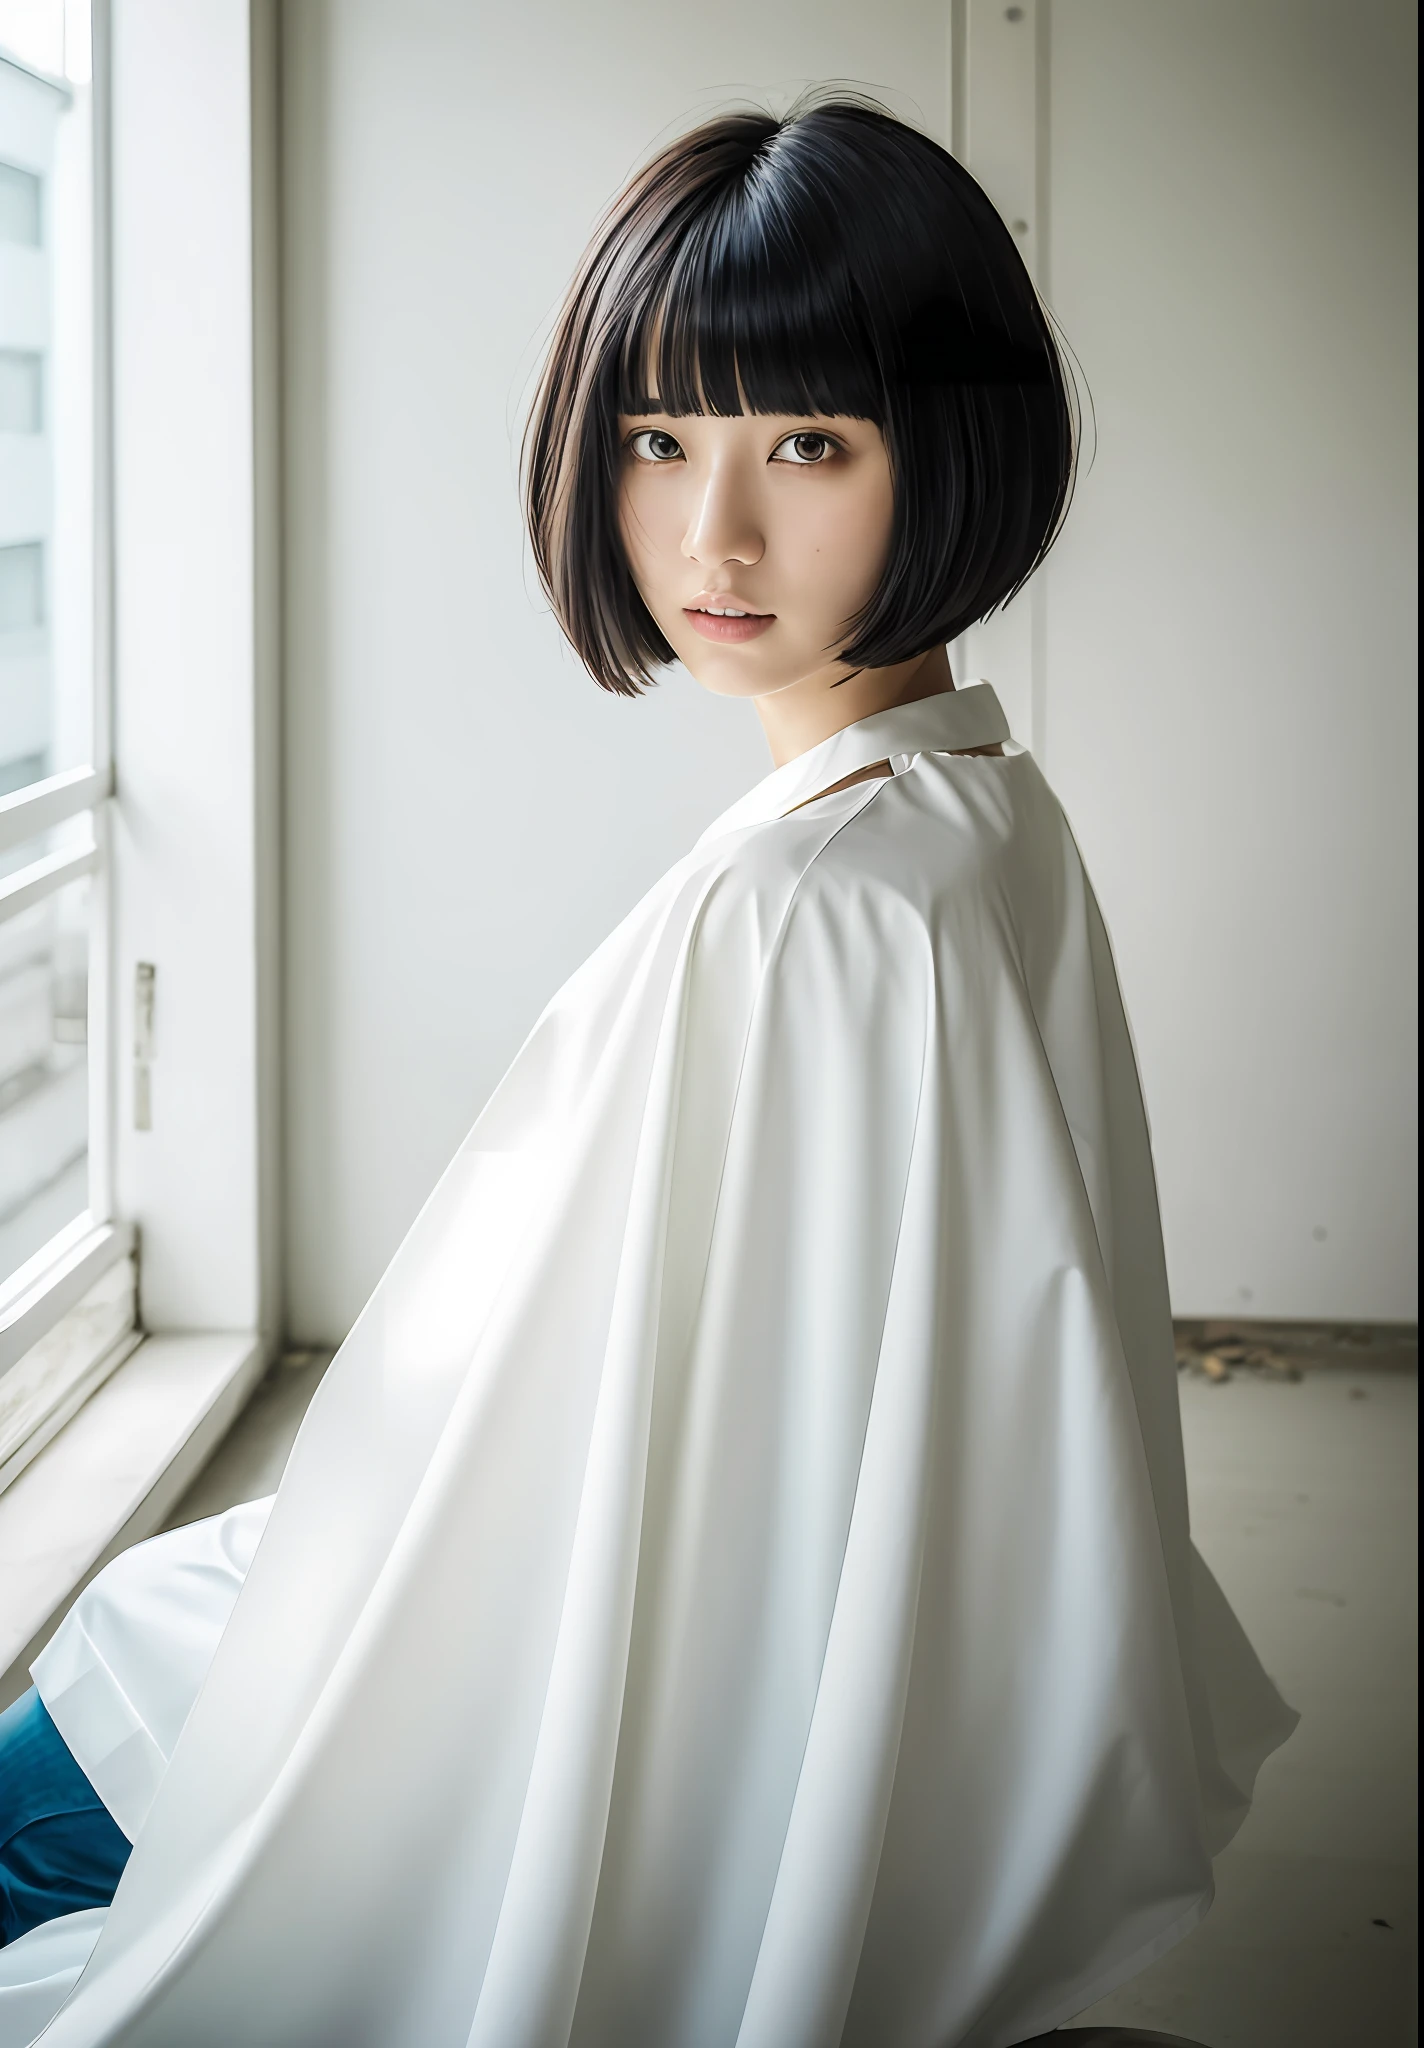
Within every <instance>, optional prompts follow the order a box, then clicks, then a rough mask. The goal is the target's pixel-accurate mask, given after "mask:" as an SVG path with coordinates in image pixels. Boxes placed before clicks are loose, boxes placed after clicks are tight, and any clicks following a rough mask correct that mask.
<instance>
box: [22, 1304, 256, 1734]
mask: <svg viewBox="0 0 1424 2048" xmlns="http://www.w3.org/2000/svg"><path fill="white" fill-rule="evenodd" d="M265 1363H266V1359H265V1355H264V1352H263V1347H262V1343H261V1340H260V1338H258V1337H257V1336H256V1335H254V1334H253V1333H252V1332H251V1331H238V1332H234V1333H231V1334H228V1333H224V1334H221V1335H175V1336H161V1337H148V1338H145V1340H144V1341H143V1343H142V1344H140V1346H139V1347H138V1349H137V1351H135V1352H134V1354H133V1356H132V1357H131V1358H129V1359H127V1360H126V1361H125V1362H124V1364H123V1365H121V1366H120V1367H119V1368H118V1370H117V1372H115V1373H114V1374H113V1375H112V1377H111V1378H109V1379H108V1380H106V1381H105V1382H104V1384H103V1386H102V1387H100V1389H99V1390H98V1392H97V1393H96V1394H94V1395H93V1396H91V1398H90V1399H89V1400H88V1401H86V1403H85V1404H84V1406H83V1407H82V1408H81V1409H80V1410H79V1413H78V1414H77V1415H76V1416H74V1418H73V1419H72V1420H71V1421H70V1422H68V1423H67V1424H66V1425H65V1427H64V1428H63V1429H62V1430H61V1431H60V1432H59V1434H58V1435H57V1436H56V1437H55V1438H54V1439H53V1441H52V1442H50V1443H48V1444H46V1446H45V1448H44V1449H43V1450H42V1451H41V1452H40V1454H39V1456H38V1457H37V1458H35V1459H34V1460H33V1462H32V1463H31V1464H29V1465H27V1466H26V1467H25V1469H24V1471H23V1472H21V1473H20V1475H19V1477H18V1478H17V1479H16V1480H15V1481H14V1482H13V1484H12V1485H10V1486H9V1487H8V1488H7V1489H6V1491H5V1492H4V1493H3V1494H0V1582H3V1584H4V1587H5V1601H4V1609H3V1612H0V1672H3V1674H4V1675H3V1677H0V1708H3V1707H5V1706H7V1705H8V1704H9V1703H10V1701H11V1700H14V1699H17V1698H18V1697H19V1695H20V1694H21V1693H22V1692H23V1691H24V1690H25V1688H26V1686H27V1685H28V1684H29V1682H30V1679H29V1667H30V1664H31V1663H32V1661H33V1660H34V1658H36V1657H37V1656H38V1655H39V1653H40V1651H41V1650H42V1649H43V1647H44V1645H45V1644H46V1643H47V1642H48V1640H49V1638H50V1636H51V1635H52V1634H53V1633H54V1631H55V1629H56V1628H58V1626H59V1624H60V1622H61V1621H62V1620H63V1619H64V1616H65V1614H66V1613H67V1612H68V1610H69V1606H70V1603H71V1601H72V1600H73V1599H74V1597H75V1595H76V1594H77V1593H79V1592H80V1591H81V1590H82V1588H83V1587H84V1586H86V1585H87V1584H88V1582H89V1580H90V1579H92V1578H93V1576H94V1574H95V1573H96V1572H97V1571H99V1570H100V1569H101V1568H102V1567H103V1566H104V1565H106V1564H107V1563H108V1561H109V1559H110V1558H111V1557H116V1556H117V1555H118V1553H119V1552H120V1551H121V1550H127V1549H128V1547H129V1545H130V1544H132V1543H139V1542H142V1540H143V1538H144V1537H145V1536H150V1535H152V1534H153V1533H154V1531H155V1530H156V1529H158V1528H159V1527H160V1526H161V1525H162V1523H163V1521H164V1520H165V1518H166V1517H167V1515H168V1513H169V1512H170V1510H171V1509H172V1507H173V1505H174V1503H175V1502H176V1501H177V1500H178V1499H179V1497H180V1495H181V1494H182V1493H183V1492H184V1491H185V1490H186V1488H187V1487H188V1486H189V1485H190V1484H191V1482H192V1480H193V1479H194V1477H195V1476H196V1474H197V1473H198V1472H199V1471H200V1470H201V1468H202V1467H203V1466H204V1465H205V1464H206V1463H207V1460H208V1459H209V1457H210V1456H211V1455H212V1453H213V1451H214V1450H216V1448H217V1446H218V1444H219V1443H220V1442H221V1440H222V1438H223V1437H224V1435H225V1434H226V1433H227V1430H228V1429H229V1427H230V1426H231V1424H232V1422H233V1421H234V1419H235V1418H236V1416H237V1414H238V1412H239V1410H240V1409H241V1408H242V1406H243V1404H244V1403H245V1402H246V1400H247V1397H248V1395H249V1394H250V1393H251V1392H252V1390H253V1388H254V1387H255V1386H256V1384H257V1382H258V1380H259V1379H260V1378H261V1377H262V1373H263V1370H264V1367H265Z"/></svg>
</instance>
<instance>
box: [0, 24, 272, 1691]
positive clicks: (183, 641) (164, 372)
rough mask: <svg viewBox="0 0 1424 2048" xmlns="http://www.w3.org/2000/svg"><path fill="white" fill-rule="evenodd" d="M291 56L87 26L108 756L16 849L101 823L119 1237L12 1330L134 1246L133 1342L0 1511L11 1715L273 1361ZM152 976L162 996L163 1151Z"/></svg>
mask: <svg viewBox="0 0 1424 2048" xmlns="http://www.w3.org/2000/svg"><path fill="white" fill-rule="evenodd" d="M276 41H277V38H276V6H275V0H203V5H202V6H201V7H194V6H193V5H192V4H191V0H94V75H95V109H96V136H95V157H96V162H102V163H103V164H104V166H105V171H106V174H107V175H106V179H105V185H104V187H102V188H101V189H104V190H105V191H106V194H107V204H106V208H105V219H104V221H103V222H102V223H101V224H100V229H99V230H98V231H96V245H97V244H98V242H99V236H100V233H102V236H103V244H102V245H103V248H104V261H105V265H106V269H105V277H106V279H107V286H108V288H107V291H106V293H105V296H104V302H105V303H106V304H107V306H108V309H109V319H108V333H107V337H106V338H107V343H108V348H107V362H108V374H107V378H106V382H105V387H104V396H105V398H106V399H107V405H106V406H105V407H104V408H103V409H102V410H101V413H100V417H99V419H98V420H96V439H97V442H98V445H99V447H100V449H101V458H100V459H101V461H106V462H108V463H110V464H111V467H110V468H109V470H108V472H107V474H105V473H103V472H101V475H100V478H99V488H100V495H101V502H102V501H105V500H106V501H107V504H108V506H109V520H108V526H107V530H106V531H105V532H104V533H103V534H102V535H101V539H102V541H103V545H101V546H100V547H99V548H98V549H97V550H96V575H97V577H98V578H99V579H100V600H101V602H100V612H99V622H100V630H101V631H102V630H103V629H104V627H105V626H106V625H109V624H110V621H111V637H110V638H109V639H108V641H107V643H106V644H105V646H104V650H103V661H104V665H105V668H106V669H107V671H108V672H110V673H111V674H112V677H113V686H112V697H113V704H114V715H113V719H112V726H110V723H109V720H108V717H107V703H106V704H105V705H104V707H103V714H104V721H103V724H102V726H96V745H97V744H98V743H99V741H100V739H101V738H102V739H104V740H105V741H106V742H107V741H108V739H109V738H110V735H111V738H112V755H111V757H110V755H109V754H108V753H105V754H104V755H103V756H99V755H96V762H98V761H102V763H103V764H104V765H96V766H95V767H94V769H93V770H92V771H85V773H86V774H87V773H92V774H93V776H94V777H95V780H93V781H92V782H91V781H87V780H85V779H83V776H81V777H79V778H77V779H73V780H70V779H67V778H65V777H55V778H52V783H51V784H50V785H45V786H43V787H41V788H38V789H31V790H27V791H23V792H20V793H18V794H19V796H20V799H21V802H20V804H19V805H13V806H11V807H10V811H9V818H10V820H11V822H10V823H9V824H8V825H7V826H6V827H0V829H9V830H10V831H12V832H23V834H24V836H25V837H28V836H29V835H30V833H31V832H32V831H33V830H35V829H37V822H36V821H37V820H38V819H40V818H42V817H43V818H45V819H46V820H47V821H48V822H55V821H56V820H57V819H58V818H60V817H61V816H62V815H68V816H73V815H77V814H78V813H80V812H82V811H84V810H86V809H88V810H90V811H91V812H92V815H93V816H94V819H95V849H94V853H93V855H92V860H93V863H94V866H93V870H92V871H93V872H94V874H95V877H96V882H98V883H99V884H101V885H102V886H103V887H104V888H105V889H106V892H107V901H106V902H104V903H101V904H100V905H99V906H97V916H98V920H99V925H100V929H101V931H102V932H104V933H106V934H107V940H106V941H105V940H104V939H102V938H101V940H100V941H99V943H100V944H101V945H103V944H105V943H107V948H108V950H107V956H106V957H105V958H104V959H103V960H102V961H99V960H96V961H95V962H94V965H93V967H91V973H95V974H98V973H102V976H103V984H104V989H105V996H104V1001H103V1004H102V1005H101V1006H100V1007H102V1008H103V1009H104V1011H105V1013H106V1015H107V1018H109V1019H111V1020H112V1029H111V1031H110V1032H109V1034H108V1036H107V1039H106V1040H105V1044H104V1050H103V1053H102V1061H103V1070H102V1076H101V1085H102V1087H103V1088H104V1090H105V1100H106V1103H107V1106H108V1107H107V1117H106V1120H105V1121H104V1123H103V1126H102V1129H101V1130H100V1131H99V1133H98V1135H97V1136H96V1143H97V1144H98V1147H99V1150H100V1152H101V1153H102V1154H103V1156H102V1158H101V1159H100V1160H99V1161H98V1162H97V1163H96V1175H97V1176H98V1178H97V1180H96V1200H98V1201H99V1202H100V1203H101V1204H102V1203H105V1202H107V1201H108V1200H109V1198H110V1195H111V1198H112V1206H109V1207H105V1208H104V1210H103V1213H102V1215H95V1214H94V1213H93V1212H92V1211H91V1216H90V1219H89V1229H88V1231H87V1232H80V1231H78V1230H77V1229H76V1231H75V1233H74V1236H73V1241H72V1242H71V1241H69V1239H68V1238H66V1240H65V1243H64V1245H63V1246H62V1247H61V1246H60V1244H59V1241H56V1242H55V1244H54V1245H52V1246H51V1247H47V1248H46V1249H47V1250H48V1251H51V1252H54V1253H56V1254H57V1256H56V1257H54V1258H52V1259H51V1260H50V1261H49V1262H48V1263H47V1264H44V1265H43V1270H42V1271H41V1270H36V1271H29V1272H27V1275H26V1288H27V1291H26V1292H25V1293H24V1296H23V1298H16V1299H14V1300H12V1301H8V1302H7V1308H6V1313H8V1314H9V1316H10V1324H9V1325H8V1326H7V1325H5V1324H4V1323H3V1321H0V1328H7V1327H13V1328H14V1330H15V1332H16V1335H15V1338H14V1342H15V1343H16V1344H17V1345H18V1344H19V1343H20V1339H21V1337H22V1336H23V1339H24V1347H23V1348H28V1345H29V1343H31V1342H33V1341H34V1340H35V1339H36V1338H37V1337H38V1336H40V1335H42V1334H43V1332H44V1330H45V1329H47V1328H49V1327H51V1326H52V1325H53V1323H54V1321H55V1320H56V1319H57V1318H58V1316H59V1315H61V1314H62V1313H64V1312H65V1310H66V1309H67V1308H68V1307H71V1306H73V1304H74V1303H75V1302H76V1301H77V1300H78V1298H79V1296H80V1295H81V1294H82V1293H83V1292H84V1291H85V1289H86V1287H87V1286H88V1285H92V1282H93V1280H94V1279H95V1278H96V1277H98V1275H99V1274H100V1273H101V1272H102V1270H103V1264H104V1261H105V1260H106V1259H108V1258H117V1257H120V1256H122V1255H123V1252H124V1251H125V1249H127V1246H128V1244H129V1243H130V1242H132V1239H131V1238H129V1237H128V1236H126V1232H128V1231H130V1230H132V1231H136V1233H137V1236H138V1240H139V1243H140V1244H141V1249H142V1257H141V1261H140V1281H141V1296H140V1320H141V1325H142V1328H143V1330H144V1331H145V1333H146V1334H145V1339H144V1341H143V1342H142V1343H141V1344H140V1345H139V1347H138V1349H137V1350H136V1351H135V1352H134V1353H133V1354H132V1356H131V1357H129V1358H128V1359H127V1360H126V1361H125V1362H124V1363H123V1364H121V1365H120V1366H119V1367H118V1369H117V1370H116V1371H115V1372H114V1373H113V1374H112V1375H111V1377H110V1378H109V1379H108V1380H106V1381H105V1383H104V1384H103V1385H102V1386H101V1387H100V1388H99V1390H98V1391H97V1392H96V1393H94V1394H93V1395H92V1396H91V1397H90V1399H89V1400H88V1401H87V1403H86V1404H85V1405H84V1406H83V1407H82V1408H80V1409H79V1411H78V1413H77V1414H75V1415H74V1416H73V1418H72V1419H71V1420H69V1421H68V1422H67V1423H66V1424H65V1426H64V1427H63V1428H62V1429H61V1430H60V1431H59V1433H58V1434H57V1435H56V1436H55V1437H54V1438H53V1440H52V1441H51V1442H50V1443H48V1444H47V1445H46V1446H45V1448H44V1449H43V1450H42V1451H41V1452H40V1454H39V1455H38V1457H36V1458H35V1459H34V1461H33V1462H32V1463H31V1464H30V1465H28V1466H27V1467H26V1468H25V1469H24V1470H23V1471H21V1472H20V1473H19V1475H18V1477H17V1478H15V1479H14V1480H13V1482H12V1483H11V1484H10V1486H9V1487H8V1488H7V1489H6V1490H5V1491H4V1492H3V1493H0V1582H2V1583H4V1584H5V1586H6V1594H5V1598H4V1600H3V1601H0V1706H3V1705H4V1704H5V1703H6V1701H7V1700H8V1699H9V1698H13V1697H14V1696H15V1695H16V1693H17V1692H18V1691H20V1690H23V1687H24V1685H25V1684H26V1683H27V1682H28V1680H27V1677H26V1675H25V1674H26V1670H27V1666H28V1663H29V1661H30V1660H31V1659H32V1658H33V1656H34V1655H35V1654H37V1652H38V1650H39V1648H40V1647H42V1644H43V1642H44V1641H45V1640H46V1639H47V1637H48V1634H49V1633H50V1632H51V1630H52V1629H53V1628H54V1626H56V1625H57V1622H58V1620H59V1619H60V1618H61V1616H62V1615H63V1613H64V1612H65V1611H66V1609H67V1606H68V1602H69V1600H70V1599H71V1598H72V1597H73V1594H74V1593H75V1592H76V1591H77V1590H78V1589H79V1587H80V1586H82V1585H83V1584H84V1583H85V1582H86V1580H87V1578H88V1577H89V1576H91V1575H92V1573H93V1572H94V1571H95V1570H97V1569H98V1568H100V1566H101V1565H102V1564H103V1562H104V1561H105V1560H106V1558H107V1557H109V1556H111V1555H113V1554H114V1553H115V1552H116V1551H117V1550H120V1549H122V1548H123V1547H125V1545H126V1544H127V1543H130V1542H133V1541H135V1540H137V1539H138V1538H139V1537H141V1536H143V1535H146V1534H148V1533H150V1532H151V1531H152V1530H153V1529H154V1528H157V1527H159V1526H161V1523H162V1520H163V1518H164V1517H165V1516H166V1515H167V1513H168V1512H169V1511H170V1509H171V1508H172V1506H173V1504H174V1502H175V1500H176V1498H177V1497H178V1495H179V1494H181V1492H182V1490H183V1487H184V1486H186V1484H187V1483H188V1481H189V1480H190V1479H191V1477H192V1475H193V1473H194V1472H195V1471H196V1470H197V1469H198V1468H199V1467H200V1466H201V1464H202V1462H203V1460H204V1459H205V1458H206V1457H207V1455H209V1453H210V1452H211V1450H212V1449H213V1447H214V1446H215V1444H216V1443H217V1441H218V1440H219V1439H220V1437H221V1435H222V1434H223V1433H224V1431H225V1430H226V1428H227V1427H228V1425H229V1424H230V1422H231V1420H232V1418H233V1416H234V1415H235V1414H236V1413H237V1411H238V1409H239V1408H240V1407H241V1405H242V1403H243V1401H244V1400H245V1399H246V1397H247V1394H248V1393H249V1392H250V1390H251V1388H252V1387H253V1386H254V1385H255V1384H256V1382H257V1380H258V1379H259V1378H260V1377H261V1375H262V1372H263V1370H264V1369H265V1366H266V1364H267V1363H268V1361H269V1360H270V1359H271V1357H272V1356H273V1355H274V1353H275V1350H276V1346H277V1341H278V1336H279V1331H280V1317H281V1295H280V1281H281V1275H280V1260H279V1256H278V1248H279V1245H280V1229H279V1218H278V1190H279V1187H280V1171H279V1141H280V1130H279V1123H278V1107H279V1078H280V1066H279V1058H278V1054H279V1043H278V1041H279V1031H280V1007H279V992H278V982H277V976H278V966H279V960H280V934H279V919H278V860H279V843H278V830H279V819H280V785H279V773H278V760H279V756H278V727H279V704H278V696H277V669H278V659H279V608H278V590H277V584H278V563H279V539H280V536H279V522H278V508H279V504H280V487H279V464H278V445H277V420H278V402H277V391H278V342H277V336H278V320H277V278H278V261H277V248H278V242H277V183H276V135H277V66H276ZM101 79H102V80H103V81H104V84H105V85H106V86H107V91H106V92H104V91H102V89H101V86H100V81H101ZM106 116H107V119H106V118H105V117H106ZM101 120H104V121H105V128H104V132H103V133H100V132H98V123H99V122H100V121H101ZM110 451H112V452H111V453H110ZM110 577H112V583H110V582H109V580H108V579H109V578H110ZM110 589H112V590H113V592H114V602H113V604H112V607H110V606H109V603H108V591H109V590H110ZM110 758H111V759H112V771H110V769H109V767H108V765H107V763H108V761H109V759H110ZM61 785H62V786H61ZM44 806H49V809H48V811H46V810H45V809H44ZM66 807H68V808H67V809H66ZM21 809H23V810H24V812H25V815H24V817H23V819H21V818H20V817H19V812H20V810H21ZM5 815H6V813H5V812H0V816H5ZM11 843H15V842H14V840H12V841H11ZM83 857H84V858H85V859H89V858H91V857H90V856H89V855H87V854H86V855H84V856H83ZM13 879H15V880H19V879H20V878H18V877H17V878H13ZM30 879H31V880H32V881H35V882H38V883H39V884H40V885H41V886H44V887H50V886H52V887H58V886H60V884H59V881H58V879H57V878H53V879H51V878H44V877H38V876H34V875H33V874H32V875H31V878H30ZM139 963H147V964H151V965H152V966H153V968H154V969H155V973H156V980H155V989H156V1018H155V1048H154V1058H153V1062H152V1102H153V1114H152V1128H151V1129H147V1130H136V1129H135V1128H134V1115H133V1088H132V1070H133V1063H134V1060H133V1055H134V1040H133V1007H134V1005H133V990H134V980H135V970H136V968H137V966H138V965H139ZM98 1035H99V1036H103V1032H102V1029H101V1031H100V1033H99V1034H98ZM99 1056H100V1055H97V1054H96V1057H99ZM97 1122H98V1120H97V1119H96V1123H97ZM118 1219H122V1220H118ZM40 1263H42V1262H39V1261H35V1262H32V1266H37V1265H39V1264H40ZM11 1292H13V1288H12V1290H11Z"/></svg>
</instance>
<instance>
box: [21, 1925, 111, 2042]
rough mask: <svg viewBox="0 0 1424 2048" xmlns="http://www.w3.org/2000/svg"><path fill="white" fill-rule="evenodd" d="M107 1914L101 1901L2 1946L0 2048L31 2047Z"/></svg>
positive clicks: (89, 1950)
mask: <svg viewBox="0 0 1424 2048" xmlns="http://www.w3.org/2000/svg"><path fill="white" fill-rule="evenodd" d="M107 1917H108V1915H107V1913H106V1911H105V1909H104V1908H103V1907H102V1906H95V1907H91V1908H90V1909H89V1910H88V1911H87V1912H84V1913H66V1914H64V1916H63V1917H62V1918H61V1919H59V1920H45V1921H43V1922H42V1923H41V1924H40V1926H38V1927H32V1928H31V1929H30V1931H29V1933H28V1934H22V1935H20V1937H19V1939H18V1940H16V1941H11V1942H7V1943H6V1945H5V1947H4V1948H0V2048H29V2043H30V2042H31V2041H33V2040H34V2039H35V2037H36V2036H37V2035H38V2034H39V2033H40V2032H41V2030H42V2029H43V2027H44V2025H45V2023H46V2021H47V2020H50V2019H52V2018H53V2017H54V2015H55V2013H57V2012H58V2010H59V2008H60V2006H61V2005H63V2003H64V2001H65V1999H66V1998H67V1997H68V1996H69V1994H70V1992H71V1991H72V1990H73V1989H74V1986H75V1984H76V1983H77V1982H78V1981H79V1972H80V1971H81V1970H82V1969H83V1968H84V1965H85V1964H86V1963H87V1962H88V1960H89V1958H90V1956H91V1955H92V1954H93V1952H94V1944H95V1942H96V1941H97V1940H98V1939H99V1931H100V1929H101V1928H102V1927H103V1925H104V1922H105V1920H106V1919H107Z"/></svg>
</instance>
